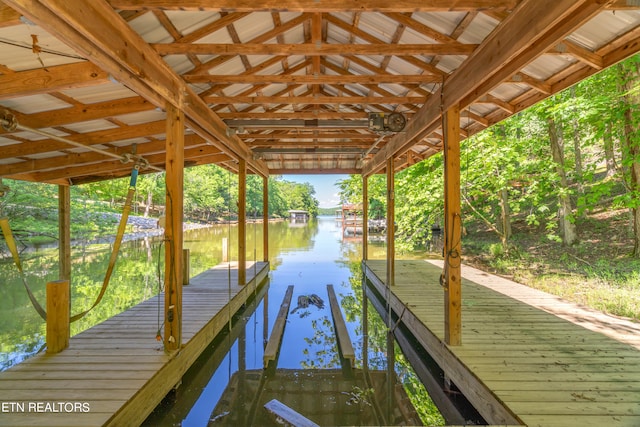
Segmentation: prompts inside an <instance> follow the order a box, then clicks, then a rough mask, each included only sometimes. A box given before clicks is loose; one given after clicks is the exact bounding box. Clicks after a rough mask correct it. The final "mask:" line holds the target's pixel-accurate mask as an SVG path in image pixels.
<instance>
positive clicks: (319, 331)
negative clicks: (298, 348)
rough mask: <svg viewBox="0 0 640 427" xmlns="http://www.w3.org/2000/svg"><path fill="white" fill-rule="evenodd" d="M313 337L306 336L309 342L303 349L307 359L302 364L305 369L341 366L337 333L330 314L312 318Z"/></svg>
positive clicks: (306, 341)
mask: <svg viewBox="0 0 640 427" xmlns="http://www.w3.org/2000/svg"><path fill="white" fill-rule="evenodd" d="M311 329H312V330H313V336H312V337H305V338H304V342H305V343H306V344H307V347H305V348H304V349H303V350H302V353H303V354H304V355H305V360H303V361H301V362H300V365H301V366H302V367H303V368H305V369H311V368H313V369H329V368H337V367H340V357H339V355H338V351H337V350H338V349H337V340H336V334H335V332H334V327H333V324H332V322H331V319H329V317H328V316H323V317H321V318H319V319H313V320H311Z"/></svg>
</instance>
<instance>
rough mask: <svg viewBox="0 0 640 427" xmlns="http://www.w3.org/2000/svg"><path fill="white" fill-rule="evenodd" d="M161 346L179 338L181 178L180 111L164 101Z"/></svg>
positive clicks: (173, 346)
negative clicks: (164, 201)
mask: <svg viewBox="0 0 640 427" xmlns="http://www.w3.org/2000/svg"><path fill="white" fill-rule="evenodd" d="M166 109H167V140H166V186H167V189H166V193H167V200H166V206H167V207H166V227H165V229H164V236H165V273H164V277H165V287H164V289H165V295H164V308H165V312H164V314H165V322H164V348H165V350H166V351H175V350H178V349H179V348H180V345H181V341H182V215H183V192H184V187H183V181H184V113H183V112H182V111H181V110H178V109H177V108H175V107H174V106H173V105H171V104H169V103H167V107H166Z"/></svg>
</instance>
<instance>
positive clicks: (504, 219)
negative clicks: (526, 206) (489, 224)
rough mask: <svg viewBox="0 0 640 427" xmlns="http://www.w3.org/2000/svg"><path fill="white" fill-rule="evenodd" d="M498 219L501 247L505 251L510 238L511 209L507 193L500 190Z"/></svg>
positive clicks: (505, 190) (504, 190)
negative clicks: (500, 230) (500, 229)
mask: <svg viewBox="0 0 640 427" xmlns="http://www.w3.org/2000/svg"><path fill="white" fill-rule="evenodd" d="M500 218H501V225H502V227H501V228H502V246H503V247H504V248H505V249H506V248H507V242H508V241H509V239H510V238H511V209H509V191H508V190H507V189H506V188H503V189H502V190H500Z"/></svg>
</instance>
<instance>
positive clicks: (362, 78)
mask: <svg viewBox="0 0 640 427" xmlns="http://www.w3.org/2000/svg"><path fill="white" fill-rule="evenodd" d="M252 71H253V70H252ZM182 78H183V79H184V80H185V81H186V82H188V83H211V84H362V85H365V84H381V83H397V84H402V83H419V84H423V83H440V82H442V77H440V76H433V75H429V74H426V75H423V74H407V75H402V74H367V75H326V74H325V75H312V74H275V75H263V74H259V75H255V74H252V75H247V73H243V74H242V75H222V74H187V75H184V76H182Z"/></svg>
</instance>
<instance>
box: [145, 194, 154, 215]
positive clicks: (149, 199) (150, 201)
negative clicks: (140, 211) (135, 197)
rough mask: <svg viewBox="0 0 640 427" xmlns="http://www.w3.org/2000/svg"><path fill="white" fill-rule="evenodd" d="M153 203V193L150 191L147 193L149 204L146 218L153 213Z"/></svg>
mask: <svg viewBox="0 0 640 427" xmlns="http://www.w3.org/2000/svg"><path fill="white" fill-rule="evenodd" d="M152 203H153V192H152V191H151V190H149V192H148V193H147V204H146V205H145V207H144V217H145V218H146V217H148V216H149V211H151V204H152Z"/></svg>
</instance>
